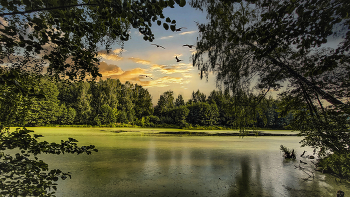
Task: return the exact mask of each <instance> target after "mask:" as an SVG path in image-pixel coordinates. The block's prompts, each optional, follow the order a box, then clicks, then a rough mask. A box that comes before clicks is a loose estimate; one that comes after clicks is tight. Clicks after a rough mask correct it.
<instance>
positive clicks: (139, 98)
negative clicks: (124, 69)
mask: <svg viewBox="0 0 350 197" xmlns="http://www.w3.org/2000/svg"><path fill="white" fill-rule="evenodd" d="M133 93H134V95H133V100H134V104H135V115H136V118H138V119H142V117H146V116H150V115H152V114H153V110H154V109H153V104H152V96H151V94H150V93H149V92H148V90H147V89H144V88H142V86H139V85H137V84H136V85H135V88H134V90H133Z"/></svg>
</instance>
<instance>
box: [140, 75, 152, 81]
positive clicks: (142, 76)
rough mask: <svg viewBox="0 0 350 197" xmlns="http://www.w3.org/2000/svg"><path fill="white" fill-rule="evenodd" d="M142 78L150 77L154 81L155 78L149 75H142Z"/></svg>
mask: <svg viewBox="0 0 350 197" xmlns="http://www.w3.org/2000/svg"><path fill="white" fill-rule="evenodd" d="M140 76H142V77H149V78H151V79H152V80H153V78H152V77H150V76H148V75H140Z"/></svg>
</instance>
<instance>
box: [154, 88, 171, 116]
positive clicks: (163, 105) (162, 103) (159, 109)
mask: <svg viewBox="0 0 350 197" xmlns="http://www.w3.org/2000/svg"><path fill="white" fill-rule="evenodd" d="M173 95H174V92H173V91H170V90H169V91H166V92H164V93H163V94H162V95H160V97H159V99H158V103H157V105H156V106H155V107H154V114H155V115H156V116H162V113H164V112H166V111H167V110H168V109H172V108H174V96H173Z"/></svg>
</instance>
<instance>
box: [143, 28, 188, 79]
mask: <svg viewBox="0 0 350 197" xmlns="http://www.w3.org/2000/svg"><path fill="white" fill-rule="evenodd" d="M181 29H187V28H186V27H180V28H178V29H175V31H181ZM151 45H154V46H156V47H157V48H163V49H165V47H163V46H161V45H159V44H151ZM182 46H183V47H188V48H190V49H192V47H194V45H192V44H184V45H182ZM175 59H176V62H181V61H183V60H180V59H179V58H178V57H177V56H175ZM140 76H141V77H149V78H150V79H152V80H153V78H152V77H150V76H148V75H140Z"/></svg>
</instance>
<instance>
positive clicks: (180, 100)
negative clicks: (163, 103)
mask: <svg viewBox="0 0 350 197" xmlns="http://www.w3.org/2000/svg"><path fill="white" fill-rule="evenodd" d="M183 105H185V101H184V99H183V97H182V95H181V94H179V95H178V96H177V98H176V100H175V107H179V106H183Z"/></svg>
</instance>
